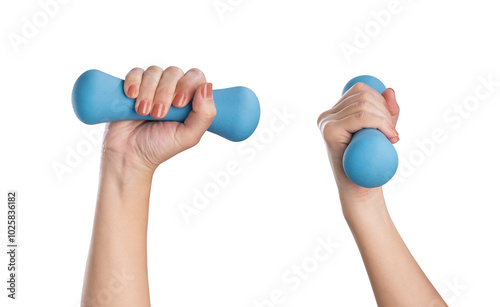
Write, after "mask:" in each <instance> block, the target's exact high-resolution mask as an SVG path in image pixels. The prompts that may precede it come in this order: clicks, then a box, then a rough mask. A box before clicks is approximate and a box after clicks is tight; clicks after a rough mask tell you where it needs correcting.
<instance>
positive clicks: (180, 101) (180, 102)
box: [172, 94, 186, 108]
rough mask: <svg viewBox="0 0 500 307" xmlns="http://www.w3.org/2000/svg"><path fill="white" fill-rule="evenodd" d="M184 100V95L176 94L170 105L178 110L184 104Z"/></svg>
mask: <svg viewBox="0 0 500 307" xmlns="http://www.w3.org/2000/svg"><path fill="white" fill-rule="evenodd" d="M185 99H186V95H184V94H180V95H179V94H177V95H175V98H174V102H172V104H173V105H174V106H175V107H177V108H180V107H182V106H183V104H184V101H185Z"/></svg>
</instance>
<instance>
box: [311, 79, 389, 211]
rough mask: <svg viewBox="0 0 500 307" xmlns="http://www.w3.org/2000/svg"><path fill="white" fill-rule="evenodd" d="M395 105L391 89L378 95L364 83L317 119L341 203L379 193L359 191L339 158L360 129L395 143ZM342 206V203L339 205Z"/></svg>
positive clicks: (341, 157)
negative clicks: (370, 129) (378, 134)
mask: <svg viewBox="0 0 500 307" xmlns="http://www.w3.org/2000/svg"><path fill="white" fill-rule="evenodd" d="M398 117H399V105H398V103H397V102H396V96H395V94H394V90H392V89H387V90H385V91H384V92H383V93H382V95H380V94H379V93H378V92H377V91H375V90H374V89H372V88H371V87H369V86H368V85H366V84H364V83H357V84H355V85H354V86H353V87H351V88H350V89H349V90H348V91H347V92H346V93H345V94H344V96H342V98H341V99H340V100H339V102H337V104H336V105H335V106H333V108H331V109H330V110H328V111H325V112H323V113H322V114H321V115H320V116H319V118H318V127H319V129H320V131H321V132H322V134H323V138H324V139H325V142H326V147H327V150H328V156H329V159H330V163H331V165H332V169H333V173H334V175H335V180H336V182H337V187H338V189H339V195H340V197H341V200H347V199H349V200H355V201H366V200H370V199H373V197H374V196H378V195H379V194H380V193H381V192H382V188H381V187H379V188H373V189H368V188H363V187H360V186H358V185H356V184H355V183H353V182H352V181H351V180H349V178H348V177H347V175H346V174H345V172H344V167H343V165H342V159H343V156H344V152H345V150H346V148H347V145H349V142H350V141H351V138H352V135H353V134H354V133H355V132H356V131H358V130H360V129H363V128H376V129H378V130H380V131H381V132H382V133H384V134H385V136H386V137H387V138H388V139H389V140H390V141H391V142H392V143H397V142H398V141H399V137H398V135H399V134H398V132H397V131H396V128H395V127H396V122H397V120H398ZM342 204H343V205H344V202H342Z"/></svg>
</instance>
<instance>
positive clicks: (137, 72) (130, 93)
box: [123, 67, 144, 99]
mask: <svg viewBox="0 0 500 307" xmlns="http://www.w3.org/2000/svg"><path fill="white" fill-rule="evenodd" d="M143 73H144V69H142V68H138V67H136V68H134V69H132V70H131V71H129V73H128V74H127V76H126V77H125V82H124V83H123V92H125V95H127V97H129V98H133V99H135V98H137V95H138V94H139V87H140V86H141V81H142V74H143Z"/></svg>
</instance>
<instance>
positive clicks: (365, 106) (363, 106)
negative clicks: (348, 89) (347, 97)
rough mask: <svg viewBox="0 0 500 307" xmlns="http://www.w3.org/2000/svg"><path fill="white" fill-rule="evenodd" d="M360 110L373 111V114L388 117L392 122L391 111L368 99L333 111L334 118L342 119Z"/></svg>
mask: <svg viewBox="0 0 500 307" xmlns="http://www.w3.org/2000/svg"><path fill="white" fill-rule="evenodd" d="M360 112H367V113H371V114H373V115H377V116H379V117H384V118H385V119H387V120H388V121H389V122H391V123H392V119H391V114H389V111H387V109H380V108H379V107H377V105H376V104H374V103H371V102H369V101H366V100H361V101H357V102H354V103H351V104H349V105H348V106H346V107H345V108H343V109H342V110H340V111H338V112H336V113H332V118H333V119H336V120H340V119H343V118H345V117H348V116H350V115H352V114H356V113H360Z"/></svg>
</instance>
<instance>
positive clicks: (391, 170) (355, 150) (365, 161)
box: [342, 75, 398, 188]
mask: <svg viewBox="0 0 500 307" xmlns="http://www.w3.org/2000/svg"><path fill="white" fill-rule="evenodd" d="M358 82H362V83H365V84H366V85H369V86H370V87H372V88H373V89H375V90H376V91H377V92H379V93H380V94H382V92H383V91H385V85H384V84H383V83H382V82H381V81H380V80H378V79H377V78H375V77H372V76H367V75H365V76H359V77H356V78H353V79H352V80H351V81H349V82H347V84H346V86H345V87H344V90H343V92H342V94H344V93H345V92H346V91H347V90H349V89H350V88H351V87H352V86H353V85H354V84H356V83H358ZM343 165H344V171H345V173H346V175H347V177H349V179H350V180H351V181H352V182H354V183H355V184H357V185H359V186H362V187H365V188H375V187H379V186H382V185H384V184H385V183H387V182H388V181H389V180H391V178H392V177H393V176H394V174H395V173H396V170H397V169H398V154H397V152H396V149H395V148H394V146H393V145H392V143H391V142H390V141H389V140H388V139H387V137H386V136H385V135H384V134H383V133H382V132H380V131H379V130H378V129H370V128H369V129H361V130H359V131H358V132H356V133H354V135H353V136H352V139H351V142H350V143H349V145H348V146H347V148H346V151H345V152H344V159H343Z"/></svg>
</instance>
